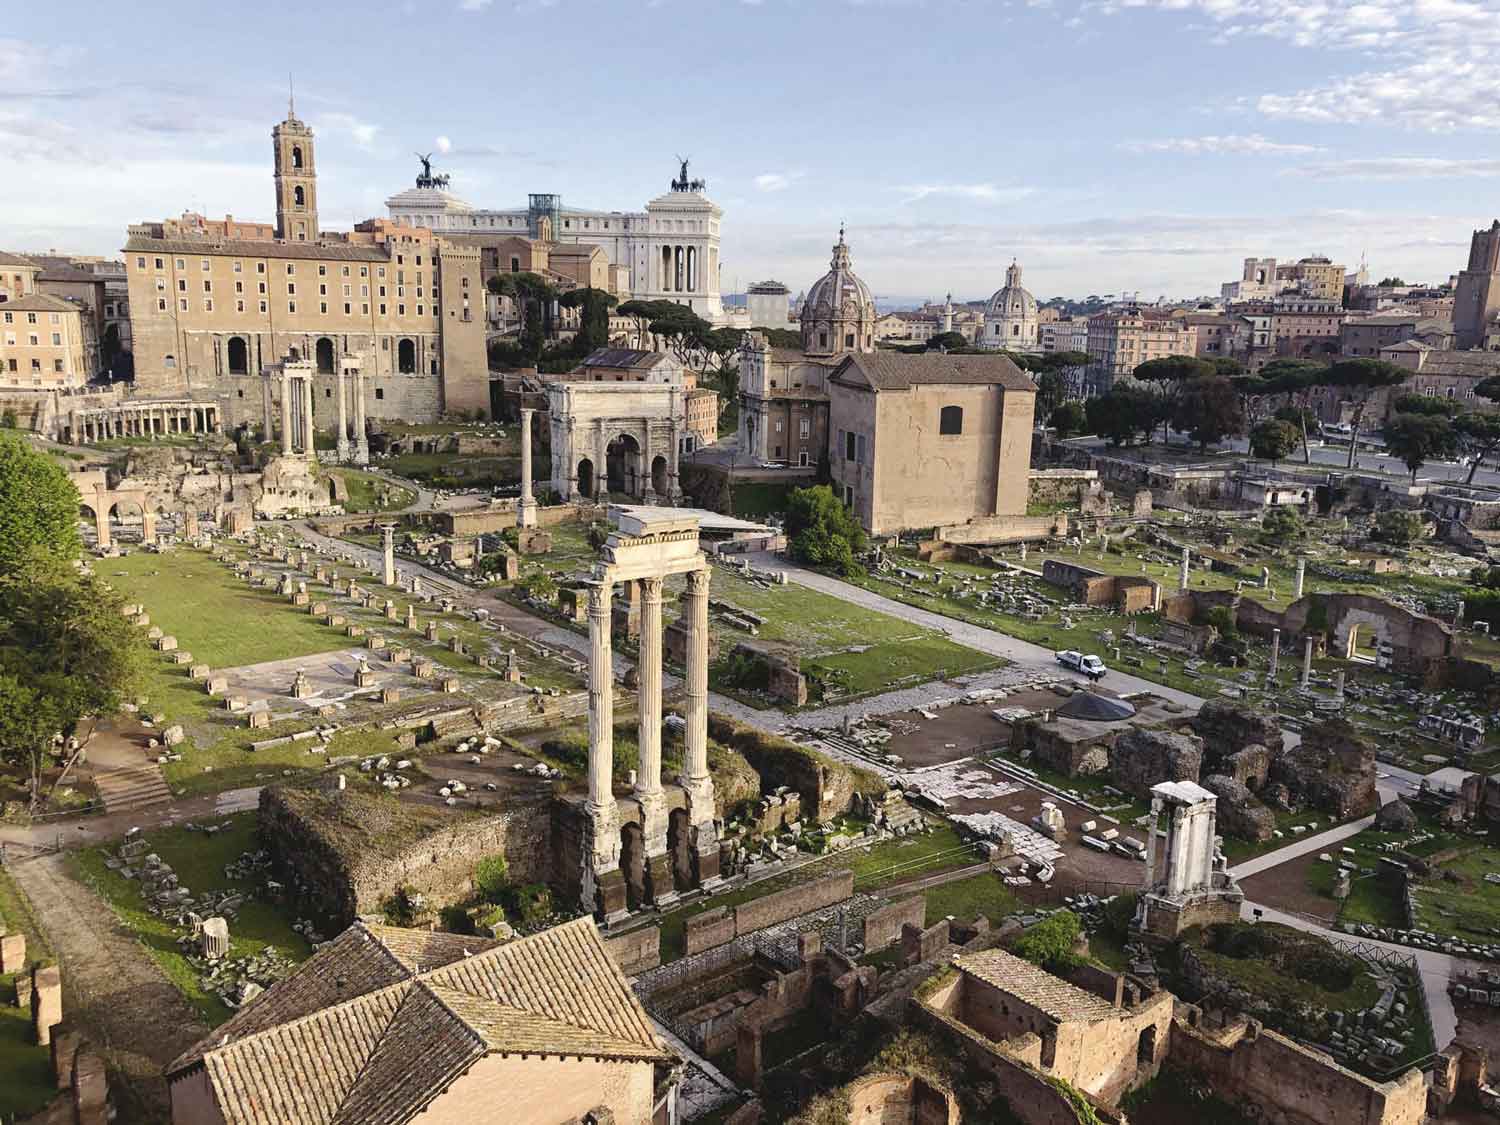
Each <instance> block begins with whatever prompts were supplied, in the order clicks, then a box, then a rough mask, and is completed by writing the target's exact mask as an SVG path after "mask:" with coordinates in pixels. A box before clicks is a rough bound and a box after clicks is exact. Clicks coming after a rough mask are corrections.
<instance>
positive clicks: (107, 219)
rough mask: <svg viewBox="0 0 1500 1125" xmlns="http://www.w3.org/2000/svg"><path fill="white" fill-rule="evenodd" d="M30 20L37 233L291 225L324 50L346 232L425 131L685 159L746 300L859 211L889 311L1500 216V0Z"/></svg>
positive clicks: (622, 182)
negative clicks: (189, 213)
mask: <svg viewBox="0 0 1500 1125" xmlns="http://www.w3.org/2000/svg"><path fill="white" fill-rule="evenodd" d="M17 14H18V17H19V18H18V19H15V20H13V21H10V22H9V23H8V25H7V26H8V34H9V35H10V36H11V38H0V143H3V144H4V146H5V151H6V152H7V154H8V163H9V164H10V173H11V174H10V175H9V176H7V177H6V180H5V186H4V187H3V188H0V202H3V204H4V206H3V207H0V247H5V248H7V249H13V250H31V251H40V250H47V249H51V248H56V249H58V250H64V251H71V252H78V253H95V254H118V252H119V248H120V247H121V246H122V245H123V244H124V238H125V227H126V225H127V224H128V223H130V222H137V221H141V220H145V219H160V218H163V217H166V216H171V215H176V214H179V213H181V212H182V211H183V210H188V209H192V210H199V211H202V212H204V213H206V214H209V215H214V216H219V217H222V216H223V215H224V214H225V213H232V214H234V215H236V216H239V217H242V218H250V219H262V220H264V219H268V218H269V217H270V216H271V214H272V211H273V199H272V193H271V174H270V138H269V132H270V128H271V125H272V124H274V123H275V122H276V121H277V120H279V119H280V118H281V117H282V116H283V115H284V113H285V110H286V98H287V77H288V76H287V74H286V73H285V70H286V67H287V66H288V65H292V66H293V67H295V69H296V73H295V75H294V76H293V77H294V81H295V84H296V98H297V110H298V114H299V116H301V117H302V118H303V119H304V120H306V121H307V122H308V123H309V124H310V125H311V126H312V127H313V128H314V129H315V130H317V132H318V135H319V141H320V146H319V153H320V161H321V166H320V168H319V189H320V204H321V210H322V215H323V223H324V225H325V226H326V227H329V228H335V229H337V228H347V227H348V226H349V225H351V224H352V223H353V222H356V221H359V220H360V219H364V218H369V217H375V216H380V215H383V214H384V213H385V209H384V206H383V201H384V199H385V197H386V196H388V195H390V194H391V193H393V192H395V191H397V190H399V189H401V188H403V187H406V186H408V185H410V183H411V181H412V178H413V176H414V175H415V173H416V171H417V170H418V165H417V162H416V158H415V156H414V155H413V153H414V152H415V151H421V152H428V151H431V152H433V153H434V156H433V160H434V165H435V170H437V171H441V172H447V173H450V174H451V175H452V190H453V192H454V193H455V194H457V195H459V196H460V197H462V198H464V199H466V200H468V201H469V202H471V203H473V204H475V205H477V206H492V207H498V206H509V205H512V204H515V203H517V202H519V201H522V200H524V198H525V196H526V194H527V193H528V192H534V191H552V192H557V193H560V194H561V195H562V196H563V198H564V199H565V200H566V201H567V202H569V203H571V204H574V205H577V206H585V207H594V208H601V209H622V210H624V209H631V210H634V209H639V208H640V207H642V206H643V205H644V204H645V202H646V201H647V200H648V199H650V198H652V197H653V196H655V195H658V194H660V193H661V192H662V191H664V190H666V188H667V184H668V181H669V180H670V178H671V177H672V176H673V175H674V174H675V173H676V170H677V168H676V163H675V154H677V153H679V152H680V153H682V154H683V155H686V156H689V157H690V158H691V160H692V172H693V175H695V176H702V177H704V178H705V179H706V180H707V181H708V193H709V195H710V196H711V197H712V198H713V199H714V200H715V201H716V202H718V203H719V204H720V205H721V206H722V207H723V208H724V210H725V213H726V214H725V221H724V230H723V268H722V272H721V284H722V287H723V289H724V291H725V292H737V291H742V290H743V289H744V288H745V287H746V286H747V285H749V284H750V283H751V282H753V281H757V280H762V279H765V278H769V277H774V278H777V279H779V280H781V281H783V282H785V283H786V285H787V286H788V287H789V288H790V289H791V290H792V292H793V294H795V293H796V292H798V291H799V290H801V289H803V288H805V287H806V286H808V285H809V284H811V282H812V281H813V280H814V279H816V278H817V277H818V276H820V275H821V274H822V272H823V271H824V270H825V269H826V268H827V261H828V256H829V248H830V247H831V245H832V243H833V241H834V240H835V238H836V233H837V228H838V225H839V223H840V221H841V220H842V221H846V222H847V223H848V229H849V243H850V247H851V251H852V255H853V262H854V268H855V270H856V271H857V272H858V273H859V274H860V275H861V276H862V277H863V278H864V279H865V280H866V281H867V282H868V283H869V285H870V286H871V288H872V290H873V291H874V292H875V294H876V295H877V297H879V298H882V299H883V300H882V303H883V304H885V303H888V302H889V301H892V300H907V298H903V297H900V296H899V295H902V294H912V293H917V294H921V293H930V294H932V295H933V296H934V297H935V298H936V299H941V295H942V294H944V293H946V292H949V291H952V292H954V293H955V294H965V295H968V296H969V297H971V298H973V299H977V298H978V297H980V296H983V295H987V294H988V293H989V292H992V291H993V290H995V289H997V288H999V287H1000V285H1002V284H1003V282H1004V271H1005V267H1006V266H1007V265H1008V264H1009V263H1010V261H1011V260H1012V258H1015V259H1017V260H1019V262H1020V263H1021V265H1022V266H1023V267H1024V269H1025V276H1024V283H1025V285H1026V286H1027V288H1029V289H1030V290H1031V291H1032V292H1033V293H1035V294H1036V295H1037V296H1038V297H1040V298H1048V297H1052V296H1055V295H1065V296H1071V297H1078V298H1081V297H1083V296H1086V295H1087V294H1089V293H1099V294H1103V293H1110V292H1113V293H1120V292H1122V291H1128V292H1139V293H1140V295H1141V298H1142V299H1143V300H1155V299H1157V298H1158V297H1161V296H1168V297H1181V298H1188V297H1195V296H1201V295H1207V294H1213V293H1217V291H1218V287H1219V285H1220V283H1221V282H1223V281H1227V280H1230V279H1232V278H1235V277H1237V276H1238V274H1239V263H1240V260H1241V259H1243V258H1245V257H1247V256H1275V257H1279V258H1286V259H1294V258H1297V257H1301V256H1304V255H1308V254H1325V255H1327V256H1329V257H1330V258H1332V259H1333V260H1335V261H1339V262H1342V263H1344V264H1345V265H1346V266H1348V267H1349V268H1350V269H1353V268H1355V266H1356V265H1357V264H1358V262H1359V259H1360V255H1361V253H1365V254H1366V255H1367V256H1368V260H1369V266H1370V270H1371V273H1372V275H1373V276H1374V277H1376V278H1378V277H1381V276H1385V275H1389V274H1399V275H1401V276H1403V277H1405V278H1406V279H1407V280H1418V281H1424V282H1427V283H1430V284H1439V283H1441V282H1443V281H1446V280H1447V278H1448V277H1449V276H1450V275H1451V274H1453V273H1455V272H1457V271H1458V270H1459V269H1460V268H1461V267H1462V266H1463V264H1464V259H1465V256H1466V251H1467V246H1468V241H1469V235H1470V232H1471V231H1472V230H1474V229H1476V228H1479V227H1482V226H1488V224H1489V222H1490V220H1491V219H1492V218H1493V217H1494V215H1495V214H1497V213H1500V160H1496V159H1493V158H1491V157H1489V156H1488V155H1486V154H1487V153H1488V151H1489V148H1490V147H1491V146H1492V145H1493V143H1494V139H1495V133H1496V131H1497V130H1500V109H1497V108H1496V107H1497V106H1500V71H1497V70H1496V68H1494V67H1492V66H1491V65H1489V63H1488V61H1487V56H1488V54H1489V53H1490V52H1492V51H1493V50H1494V49H1495V48H1496V47H1500V0H1482V2H1471V0H1417V2H1415V3H1396V2H1395V0H1379V2H1375V3H1368V2H1355V0H1329V2H1328V3H1325V4H1321V5H1318V6H1306V5H1301V4H1298V3H1295V2H1294V0H1269V2H1268V3H1262V4H1258V5H1250V4H1248V3H1244V2H1243V0H1026V2H1014V3H1003V2H993V3H992V2H987V0H972V2H964V0H928V2H921V0H811V2H800V3H799V2H795V0H733V2H731V0H717V2H710V3H707V4H700V5H689V4H687V3H686V2H685V0H648V3H646V4H642V5H627V4H608V3H604V2H602V0H592V2H591V0H579V2H578V3H575V4H573V5H570V6H569V7H568V8H566V9H564V8H562V7H559V6H557V5H556V3H555V0H525V2H523V3H519V4H515V3H502V2H500V0H440V2H438V3H423V4H420V5H418V4H416V3H413V2H412V0H386V2H382V0H377V2H375V3H366V4H361V5H358V6H356V5H353V4H348V3H343V2H336V3H328V4H322V5H316V6H312V7H309V6H306V5H293V4H291V3H290V2H289V0H268V2H267V3H264V4H261V5H258V6H257V7H256V8H255V9H254V10H253V11H248V12H244V13H241V14H240V16H239V17H238V18H237V19H236V22H235V27H234V34H233V36H232V38H226V37H225V36H224V35H222V34H218V33H210V32H209V31H208V30H207V29H206V28H202V25H201V21H200V20H199V18H198V16H199V14H201V9H199V8H197V7H195V6H190V5H188V4H187V3H186V2H179V0H171V2H161V0H149V2H146V3H143V4H140V5H136V6H130V7H127V8H122V7H119V6H103V5H100V6H98V7H97V8H96V9H94V10H91V11H90V12H89V13H88V18H87V19H82V20H80V19H79V18H78V13H77V11H76V10H70V9H69V7H68V6H62V5H59V6H52V7H47V6H42V5H35V4H29V5H24V6H23V8H22V10H21V11H20V12H18V13H17ZM162 28H171V29H172V34H171V35H170V36H164V35H163V34H162V33H161V30H160V29H162ZM298 37H302V38H304V39H305V42H306V43H307V44H309V45H311V46H312V47H313V48H315V49H307V50H303V49H298V48H297V46H296V43H297V40H298ZM554 50H556V51H564V50H565V51H566V52H567V54H568V58H569V60H570V62H571V63H573V64H575V65H571V66H569V67H559V66H554V65H551V64H550V63H548V62H547V61H546V60H547V58H548V57H549V54H550V53H551V52H552V51H554ZM533 62H534V64H535V66H536V70H535V73H528V71H527V69H526V68H527V67H528V66H530V65H532V64H533ZM1486 188H1490V189H1491V190H1488V191H1486V190H1484V189H1486Z"/></svg>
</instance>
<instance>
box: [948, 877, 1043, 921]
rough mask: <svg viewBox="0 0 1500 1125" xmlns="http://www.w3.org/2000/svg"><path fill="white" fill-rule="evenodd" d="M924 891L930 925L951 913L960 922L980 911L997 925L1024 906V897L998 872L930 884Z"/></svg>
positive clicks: (975, 915)
mask: <svg viewBox="0 0 1500 1125" xmlns="http://www.w3.org/2000/svg"><path fill="white" fill-rule="evenodd" d="M925 893H926V895H927V925H929V926H935V925H937V923H939V922H941V921H942V920H943V919H944V918H947V917H950V916H951V917H953V918H956V919H957V920H958V921H960V922H970V921H973V920H974V919H975V918H977V917H979V915H981V914H983V915H984V916H985V917H986V918H988V919H989V920H990V922H991V923H992V924H996V925H998V924H999V922H1000V920H1001V919H1002V918H1004V917H1005V916H1006V915H1007V914H1011V913H1014V912H1015V911H1017V910H1020V909H1021V900H1020V899H1018V898H1016V896H1015V892H1013V891H1012V890H1011V889H1010V888H1009V887H1007V886H1006V885H1005V884H1004V883H1002V882H1001V881H1000V876H999V875H995V874H992V873H987V874H984V875H973V876H971V877H969V878H968V879H959V880H957V881H956V882H952V883H944V884H943V885H942V886H940V887H929V888H927V890H926V892H925Z"/></svg>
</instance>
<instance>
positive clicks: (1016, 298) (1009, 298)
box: [979, 262, 1040, 352]
mask: <svg viewBox="0 0 1500 1125" xmlns="http://www.w3.org/2000/svg"><path fill="white" fill-rule="evenodd" d="M1039 335H1040V333H1039V332H1038V324H1037V311H1036V298H1035V297H1033V296H1032V295H1031V294H1030V293H1028V292H1027V291H1026V290H1025V289H1024V288H1022V286H1021V267H1020V266H1019V265H1017V264H1016V263H1015V262H1011V264H1010V268H1009V269H1007V270H1006V271H1005V288H1003V289H1000V290H997V291H996V293H995V295H994V296H993V297H991V298H990V302H989V304H988V305H986V306H985V308H984V331H983V333H982V335H981V337H980V340H979V346H980V347H982V348H986V349H989V350H990V351H1018V352H1029V351H1033V350H1035V348H1036V346H1037V343H1038V339H1039Z"/></svg>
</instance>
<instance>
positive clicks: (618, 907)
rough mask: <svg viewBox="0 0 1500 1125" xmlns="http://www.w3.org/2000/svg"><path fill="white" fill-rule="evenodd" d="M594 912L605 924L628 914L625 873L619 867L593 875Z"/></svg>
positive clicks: (616, 920)
mask: <svg viewBox="0 0 1500 1125" xmlns="http://www.w3.org/2000/svg"><path fill="white" fill-rule="evenodd" d="M594 885H595V890H594V898H595V912H596V913H597V914H599V915H600V916H601V917H602V918H603V919H604V921H605V924H606V925H610V924H613V923H615V922H618V921H620V920H621V919H622V918H625V917H627V916H628V915H629V914H630V908H629V906H628V905H627V904H626V898H625V873H624V872H623V871H621V870H620V869H619V868H616V869H615V870H613V871H604V872H601V873H599V874H597V875H595V876H594Z"/></svg>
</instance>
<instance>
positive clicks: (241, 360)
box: [228, 336, 250, 375]
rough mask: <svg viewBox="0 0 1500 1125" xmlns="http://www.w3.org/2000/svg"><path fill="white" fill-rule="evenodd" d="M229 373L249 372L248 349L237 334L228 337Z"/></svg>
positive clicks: (245, 373)
mask: <svg viewBox="0 0 1500 1125" xmlns="http://www.w3.org/2000/svg"><path fill="white" fill-rule="evenodd" d="M228 350H229V373H230V374H231V375H248V374H250V349H249V348H247V347H246V346H245V341H244V340H243V339H241V338H240V337H239V336H231V337H229V349H228Z"/></svg>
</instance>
